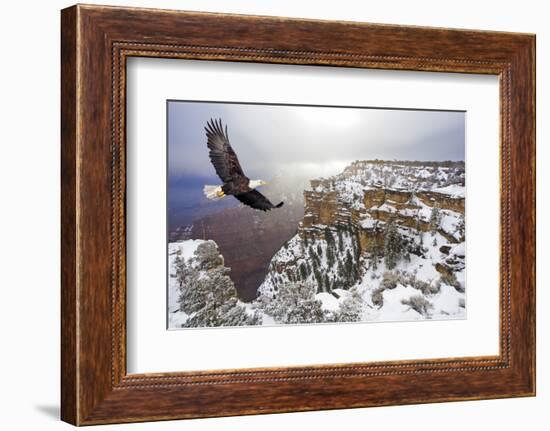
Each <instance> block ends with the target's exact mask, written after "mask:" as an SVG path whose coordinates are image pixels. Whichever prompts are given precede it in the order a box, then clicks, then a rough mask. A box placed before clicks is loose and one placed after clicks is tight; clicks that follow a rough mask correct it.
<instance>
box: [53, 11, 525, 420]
mask: <svg viewBox="0 0 550 431" xmlns="http://www.w3.org/2000/svg"><path fill="white" fill-rule="evenodd" d="M61 16H62V27H61V44H62V46H61V48H62V65H61V70H62V94H61V101H62V103H61V106H62V112H61V117H62V152H61V162H62V184H61V188H62V196H61V200H62V286H61V288H62V346H61V350H62V364H61V365H62V390H61V393H62V395H61V396H62V400H61V415H62V419H63V420H65V421H67V422H69V423H72V424H75V425H92V424H105V423H118V422H138V421H152V420H166V419H179V418H198V417H213V416H228V415H240V414H257V413H274V412H288V411H306V410H321V409H336V408H353V407H368V406H382V405H395V404H412V403H428V402H442V401H454V400H474V399H489V398H502V397H517V396H533V395H534V394H535V134H534V130H535V112H534V100H535V80H534V70H535V37H534V36H533V35H529V34H514V33H500V32H486V31H471V30H451V29H435V28H422V27H403V26H389V25H377V24H366V23H351V22H332V21H315V20H297V19H288V18H276V17H254V16H242V15H221V14H212V13H197V12H179V11H167V10H149V9H134V8H119V7H104V6H93V5H86V6H83V5H77V6H73V7H70V8H68V9H64V10H63V11H62V15H61ZM260 30H261V31H260ZM250 394H253V396H251V395H250Z"/></svg>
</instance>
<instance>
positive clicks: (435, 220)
mask: <svg viewBox="0 0 550 431" xmlns="http://www.w3.org/2000/svg"><path fill="white" fill-rule="evenodd" d="M440 221H441V212H440V210H439V205H438V204H437V202H436V203H435V204H434V206H433V208H432V213H431V215H430V231H431V232H432V234H434V235H435V233H436V232H437V230H438V229H439V223H440Z"/></svg>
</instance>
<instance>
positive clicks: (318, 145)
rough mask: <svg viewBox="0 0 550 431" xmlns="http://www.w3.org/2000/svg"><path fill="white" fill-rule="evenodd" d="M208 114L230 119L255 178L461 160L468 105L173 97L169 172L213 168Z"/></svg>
mask: <svg viewBox="0 0 550 431" xmlns="http://www.w3.org/2000/svg"><path fill="white" fill-rule="evenodd" d="M210 118H221V119H222V121H223V123H224V124H226V125H227V127H228V132H229V138H230V141H231V145H232V146H233V148H234V149H235V152H236V153H237V155H238V157H239V160H240V162H241V165H242V166H243V169H244V171H245V173H246V174H247V175H248V176H249V177H251V178H252V177H254V178H262V179H269V178H270V177H271V176H273V175H276V174H277V173H278V172H279V171H281V170H282V169H285V170H288V169H302V170H303V169H307V170H311V171H312V173H314V172H319V174H318V175H331V174H334V173H337V172H339V170H341V169H342V167H344V166H346V165H347V164H348V163H349V162H350V161H353V160H357V159H375V158H378V159H390V160H393V159H398V160H448V159H450V160H464V143H465V113H464V112H456V111H420V110H418V111H415V110H398V109H372V108H342V107H307V106H277V105H252V104H227V103H203V102H184V101H172V102H170V103H169V104H168V145H169V161H168V168H169V175H170V177H171V178H172V177H173V178H178V177H187V178H189V177H198V178H211V177H212V175H213V174H214V169H213V167H212V165H211V164H210V161H209V159H208V151H207V147H206V138H205V133H204V126H205V125H206V122H207V121H208V120H209V119H210Z"/></svg>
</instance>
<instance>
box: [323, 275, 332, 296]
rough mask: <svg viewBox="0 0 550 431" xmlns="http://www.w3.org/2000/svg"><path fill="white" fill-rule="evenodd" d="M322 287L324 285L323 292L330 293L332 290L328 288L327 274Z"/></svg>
mask: <svg viewBox="0 0 550 431" xmlns="http://www.w3.org/2000/svg"><path fill="white" fill-rule="evenodd" d="M324 285H325V292H330V291H331V290H332V289H331V288H330V280H329V278H328V274H327V273H325V280H324Z"/></svg>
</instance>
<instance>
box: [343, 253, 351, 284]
mask: <svg viewBox="0 0 550 431" xmlns="http://www.w3.org/2000/svg"><path fill="white" fill-rule="evenodd" d="M344 268H345V270H346V279H347V280H351V279H352V274H353V257H352V256H351V253H350V251H349V248H348V249H347V250H346V258H345V260H344Z"/></svg>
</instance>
